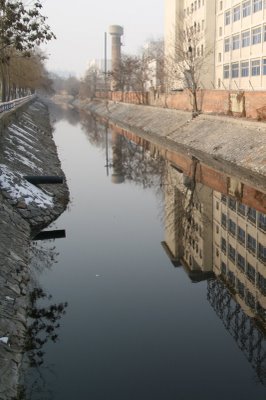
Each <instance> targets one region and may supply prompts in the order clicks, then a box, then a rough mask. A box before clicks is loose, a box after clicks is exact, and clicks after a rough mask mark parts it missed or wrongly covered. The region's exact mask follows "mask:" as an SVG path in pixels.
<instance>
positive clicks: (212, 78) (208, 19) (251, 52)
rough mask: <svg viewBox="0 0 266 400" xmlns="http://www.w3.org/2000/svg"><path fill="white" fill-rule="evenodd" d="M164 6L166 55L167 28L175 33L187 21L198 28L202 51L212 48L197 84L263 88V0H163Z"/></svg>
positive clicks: (265, 5)
mask: <svg viewBox="0 0 266 400" xmlns="http://www.w3.org/2000/svg"><path fill="white" fill-rule="evenodd" d="M165 5H166V10H165V38H166V50H165V53H166V54H167V52H169V50H168V47H169V46H170V41H169V37H170V31H173V30H175V31H176V32H178V30H179V29H180V24H184V23H185V21H188V20H192V21H193V24H194V22H195V24H196V26H197V29H202V31H203V35H204V44H203V46H204V51H205V49H206V48H212V49H213V51H212V55H211V56H210V57H209V59H208V60H207V66H208V68H207V70H206V72H204V76H203V78H202V81H203V82H202V85H201V87H203V88H208V89H212V88H215V89H223V90H251V91H252V90H264V89H265V88H266V0H242V1H240V0H209V1H208V0H200V1H199V0H198V1H191V0H181V1H178V0H166V3H165ZM173 26H174V27H175V28H174V29H173ZM167 38H168V39H167ZM172 38H173V39H172V40H178V37H177V35H176V36H173V35H172Z"/></svg>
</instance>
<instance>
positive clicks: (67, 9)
mask: <svg viewBox="0 0 266 400" xmlns="http://www.w3.org/2000/svg"><path fill="white" fill-rule="evenodd" d="M42 4H43V10H42V13H43V14H44V15H46V16H47V17H48V21H47V22H48V24H49V25H50V27H51V28H52V30H53V32H54V33H55V34H56V36H57V40H55V41H54V40H53V41H52V42H50V43H49V44H48V45H47V46H45V51H46V52H47V54H49V61H48V63H47V67H48V69H49V70H67V71H72V72H76V73H77V74H79V75H80V74H82V73H84V72H85V69H86V66H87V63H88V61H89V60H91V59H94V58H104V56H103V55H104V32H105V31H108V26H109V25H122V26H123V27H124V31H125V35H124V38H123V43H124V47H123V52H124V53H131V54H134V53H136V52H137V51H138V49H139V48H140V47H141V46H142V45H143V44H144V43H145V41H146V40H147V39H149V38H154V39H156V38H159V37H162V35H163V5H164V0H130V1H129V0H43V1H42ZM110 43H111V41H110V37H108V50H109V54H110Z"/></svg>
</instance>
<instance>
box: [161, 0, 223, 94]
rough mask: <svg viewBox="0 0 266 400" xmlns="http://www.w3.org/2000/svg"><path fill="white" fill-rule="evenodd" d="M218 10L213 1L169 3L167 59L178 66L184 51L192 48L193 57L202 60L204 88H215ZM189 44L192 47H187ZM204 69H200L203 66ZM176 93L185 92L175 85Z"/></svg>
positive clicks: (166, 40)
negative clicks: (181, 51) (185, 48)
mask: <svg viewBox="0 0 266 400" xmlns="http://www.w3.org/2000/svg"><path fill="white" fill-rule="evenodd" d="M215 9H216V3H215V1H213V0H195V1H191V0H166V2H165V57H166V62H167V59H169V58H170V59H172V60H174V62H176V63H178V62H179V61H180V54H179V53H180V47H181V45H180V44H181V43H182V45H184V46H186V47H191V53H192V54H193V56H194V55H197V56H198V58H199V59H200V60H201V61H200V62H199V63H197V61H196V62H195V65H196V67H197V68H200V71H199V74H200V77H199V80H198V85H199V87H201V88H203V89H204V88H205V89H208V88H214V86H215V65H214V60H215V54H214V49H215V18H214V16H215ZM186 32H188V34H186ZM186 41H188V43H185V42H186ZM199 65H200V66H199ZM174 85H175V86H177V87H173V84H172V89H176V88H177V89H178V88H182V83H181V84H180V82H178V80H176V82H174Z"/></svg>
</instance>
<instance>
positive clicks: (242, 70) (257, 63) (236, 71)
mask: <svg viewBox="0 0 266 400" xmlns="http://www.w3.org/2000/svg"><path fill="white" fill-rule="evenodd" d="M261 74H262V75H266V59H263V60H259V59H257V60H251V61H241V62H240V63H239V62H235V63H232V64H231V65H229V64H226V65H224V67H223V77H224V79H229V78H239V77H243V78H245V77H249V76H260V75H261Z"/></svg>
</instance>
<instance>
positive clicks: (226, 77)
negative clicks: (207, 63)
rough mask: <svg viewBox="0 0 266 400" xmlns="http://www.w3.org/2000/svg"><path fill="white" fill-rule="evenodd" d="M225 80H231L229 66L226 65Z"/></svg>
mask: <svg viewBox="0 0 266 400" xmlns="http://www.w3.org/2000/svg"><path fill="white" fill-rule="evenodd" d="M224 79H229V65H224Z"/></svg>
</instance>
